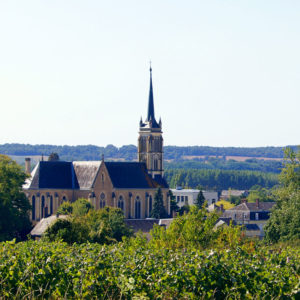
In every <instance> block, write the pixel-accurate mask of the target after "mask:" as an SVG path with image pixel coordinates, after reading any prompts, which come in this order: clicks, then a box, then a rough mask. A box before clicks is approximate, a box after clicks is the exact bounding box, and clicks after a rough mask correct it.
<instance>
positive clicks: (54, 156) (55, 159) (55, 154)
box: [48, 152, 59, 161]
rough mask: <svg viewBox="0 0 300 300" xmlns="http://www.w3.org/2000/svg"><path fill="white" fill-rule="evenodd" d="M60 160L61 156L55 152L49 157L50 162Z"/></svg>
mask: <svg viewBox="0 0 300 300" xmlns="http://www.w3.org/2000/svg"><path fill="white" fill-rule="evenodd" d="M58 160H59V156H58V154H57V153H55V152H52V153H51V154H50V155H49V157H48V161H58Z"/></svg>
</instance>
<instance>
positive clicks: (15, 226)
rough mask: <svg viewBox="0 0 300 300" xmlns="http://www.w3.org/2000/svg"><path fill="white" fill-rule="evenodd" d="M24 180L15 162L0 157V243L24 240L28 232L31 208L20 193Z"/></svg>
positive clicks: (24, 175)
mask: <svg viewBox="0 0 300 300" xmlns="http://www.w3.org/2000/svg"><path fill="white" fill-rule="evenodd" d="M26 178H27V175H26V174H25V173H24V172H23V171H22V169H21V167H20V166H19V165H17V163H16V162H15V161H13V160H11V159H10V158H9V157H8V156H5V155H0V241H4V240H9V239H13V238H17V239H24V238H25V237H26V235H27V234H28V232H29V231H30V228H31V223H30V220H29V211H30V209H31V206H30V203H29V201H28V199H27V197H26V195H25V194H24V193H23V192H22V185H23V184H24V182H25V179H26Z"/></svg>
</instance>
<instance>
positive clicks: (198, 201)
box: [196, 190, 205, 209]
mask: <svg viewBox="0 0 300 300" xmlns="http://www.w3.org/2000/svg"><path fill="white" fill-rule="evenodd" d="M204 202H205V197H204V195H203V192H202V190H200V191H199V193H198V195H197V199H196V206H197V207H198V208H199V209H201V208H202V207H203V205H204Z"/></svg>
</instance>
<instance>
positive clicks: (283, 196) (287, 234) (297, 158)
mask: <svg viewBox="0 0 300 300" xmlns="http://www.w3.org/2000/svg"><path fill="white" fill-rule="evenodd" d="M285 154H286V161H285V167H284V168H283V169H282V172H281V174H280V177H279V178H280V183H281V186H280V187H279V188H278V189H277V190H276V191H275V197H276V205H275V206H274V208H273V211H272V214H271V217H270V219H269V221H268V223H267V224H266V226H265V232H266V239H267V240H269V241H272V242H278V241H286V240H294V239H300V150H299V151H298V153H295V152H294V151H292V150H291V149H287V150H286V152H285Z"/></svg>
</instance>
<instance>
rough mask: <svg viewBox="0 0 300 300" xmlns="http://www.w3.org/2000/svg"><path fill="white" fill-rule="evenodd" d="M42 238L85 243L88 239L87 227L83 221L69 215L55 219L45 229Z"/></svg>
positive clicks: (70, 242) (69, 242)
mask: <svg viewBox="0 0 300 300" xmlns="http://www.w3.org/2000/svg"><path fill="white" fill-rule="evenodd" d="M44 239H46V240H49V241H52V242H53V241H58V240H63V241H64V242H66V243H68V244H70V245H71V244H74V243H77V244H81V243H86V242H87V241H88V239H89V228H88V226H87V225H86V224H84V222H80V220H76V219H74V218H71V217H68V218H67V219H57V220H56V221H55V222H54V223H53V224H52V225H51V226H50V227H49V228H48V229H47V230H46V232H45V236H44Z"/></svg>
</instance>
